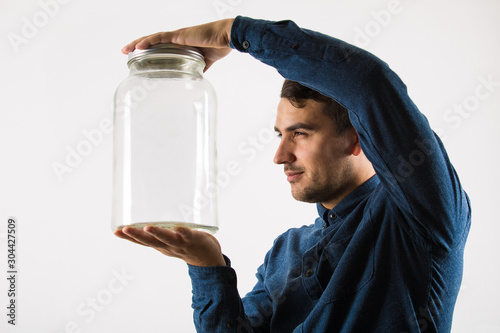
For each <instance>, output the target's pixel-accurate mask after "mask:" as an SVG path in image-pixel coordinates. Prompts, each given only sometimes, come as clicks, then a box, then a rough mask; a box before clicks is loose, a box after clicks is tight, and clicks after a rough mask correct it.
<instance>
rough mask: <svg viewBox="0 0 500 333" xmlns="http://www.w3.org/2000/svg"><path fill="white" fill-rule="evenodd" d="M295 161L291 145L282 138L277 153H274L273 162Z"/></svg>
mask: <svg viewBox="0 0 500 333" xmlns="http://www.w3.org/2000/svg"><path fill="white" fill-rule="evenodd" d="M294 161H295V155H294V154H293V152H292V149H291V147H290V145H289V144H288V143H287V142H286V141H285V140H281V142H280V145H279V146H278V149H277V150H276V154H274V158H273V162H274V163H276V164H284V163H292V162H294Z"/></svg>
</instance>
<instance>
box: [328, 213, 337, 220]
mask: <svg viewBox="0 0 500 333" xmlns="http://www.w3.org/2000/svg"><path fill="white" fill-rule="evenodd" d="M328 217H329V218H330V220H335V219H336V218H337V215H335V214H333V213H330V215H328Z"/></svg>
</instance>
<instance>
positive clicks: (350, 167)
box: [274, 80, 375, 209]
mask: <svg viewBox="0 0 500 333" xmlns="http://www.w3.org/2000/svg"><path fill="white" fill-rule="evenodd" d="M275 130H276V132H277V133H278V135H279V136H280V137H281V143H280V145H279V147H278V150H277V151H276V155H275V157H274V162H275V163H276V164H283V165H284V171H285V173H286V175H287V180H288V181H289V182H290V185H291V188H292V195H293V197H294V198H295V199H297V200H299V201H305V202H319V203H322V204H323V206H325V207H326V208H330V209H331V208H333V207H334V206H335V205H336V204H337V203H338V202H340V200H342V199H343V198H344V197H345V196H346V195H347V194H349V193H350V192H351V191H352V190H354V189H355V188H356V187H358V186H359V185H361V184H362V183H363V182H365V181H366V180H367V179H368V178H370V177H371V176H373V174H374V173H375V172H374V171H373V168H372V166H371V163H370V162H369V161H368V160H367V159H366V157H365V156H364V154H363V152H362V150H361V146H360V145H359V138H358V135H357V133H356V130H355V129H354V127H352V124H351V122H350V120H349V115H348V111H347V110H346V109H345V108H344V107H342V106H341V105H340V104H338V103H337V102H336V101H334V100H333V99H331V98H328V97H326V96H324V95H321V94H320V93H318V92H316V91H314V90H311V89H309V88H307V87H304V86H302V85H301V84H299V83H297V82H293V81H289V80H286V81H285V83H284V84H283V88H282V91H281V101H280V103H279V106H278V114H277V116H276V125H275Z"/></svg>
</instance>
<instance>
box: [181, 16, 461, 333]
mask: <svg viewBox="0 0 500 333" xmlns="http://www.w3.org/2000/svg"><path fill="white" fill-rule="evenodd" d="M231 46H232V47H233V48H235V49H237V50H239V51H241V52H245V53H249V54H250V55H252V56H253V57H255V58H256V59H258V60H260V61H262V62H263V63H266V64H268V65H270V66H273V67H275V68H276V69H277V70H278V72H279V73H280V74H281V75H282V76H283V77H285V78H287V79H290V80H294V81H298V82H300V83H302V84H303V85H305V86H308V87H310V88H312V89H315V90H317V91H319V92H321V93H322V94H324V95H326V96H329V97H331V98H333V99H335V100H336V101H338V102H339V103H340V104H342V105H343V106H345V107H346V108H347V109H348V110H349V117H350V119H351V122H352V124H353V126H354V127H355V129H356V130H357V132H358V135H359V138H360V143H361V147H362V149H363V152H364V153H365V155H366V156H367V158H368V159H369V160H370V161H371V162H372V164H373V166H374V168H375V171H376V175H375V176H374V177H372V178H371V179H370V180H368V181H367V182H366V183H364V184H363V185H362V186H360V187H358V188H357V189H356V190H354V191H353V192H352V193H350V194H349V195H348V196H347V197H346V198H345V199H344V200H342V201H341V202H340V203H339V204H338V205H337V206H336V207H335V208H333V209H332V210H331V211H328V210H327V209H325V208H324V207H322V206H321V205H320V204H318V214H319V217H318V218H317V219H316V221H315V223H314V224H312V225H309V226H303V227H301V228H294V229H290V230H288V231H286V232H285V233H283V234H282V235H280V236H279V237H278V238H277V239H276V240H275V242H274V245H273V247H272V248H271V249H270V250H269V252H268V253H267V255H266V257H265V260H264V263H263V264H262V265H261V266H260V267H259V268H258V270H257V274H256V276H257V283H256V285H255V287H254V289H253V290H252V291H251V292H249V293H248V294H247V295H246V296H245V297H244V298H243V299H241V298H240V296H239V294H238V291H237V288H236V274H235V272H234V270H233V269H232V268H231V267H230V266H229V265H228V266H226V267H193V266H189V274H190V277H191V279H192V286H193V308H194V321H195V325H196V327H197V330H198V332H204V333H207V332H314V333H319V332H356V333H357V332H384V333H386V332H398V333H403V332H449V331H450V329H451V322H452V315H453V309H454V306H455V301H456V298H457V294H458V291H459V288H460V283H461V280H462V264H463V251H464V246H465V242H466V239H467V235H468V231H469V227H470V204H469V199H468V197H467V195H466V193H465V192H464V190H463V189H462V187H461V185H460V182H459V179H458V176H457V174H456V172H455V170H454V168H453V166H452V165H451V163H450V161H449V159H448V156H447V154H446V151H445V149H444V147H443V144H442V142H441V141H440V139H439V138H438V137H437V136H436V135H435V133H434V132H433V131H432V130H431V128H430V127H429V124H428V122H427V119H426V118H425V117H424V115H423V114H422V113H420V112H419V110H418V109H417V107H416V106H415V105H414V104H413V102H412V101H411V99H410V98H409V97H408V94H407V91H406V86H405V85H404V83H403V82H402V81H401V80H400V78H399V77H398V76H397V75H396V74H395V73H394V72H393V71H392V70H391V69H390V68H389V67H388V65H387V64H386V63H384V62H382V61H381V60H379V59H378V58H376V57H375V56H374V55H372V54H370V53H368V52H366V51H364V50H361V49H359V48H356V47H354V46H352V45H349V44H347V43H345V42H342V41H340V40H338V39H335V38H332V37H329V36H326V35H323V34H320V33H317V32H313V31H310V30H306V29H301V28H299V27H297V25H295V24H294V23H293V22H291V21H282V22H268V21H261V20H253V19H249V18H244V17H237V18H236V20H235V21H234V24H233V27H232V31H231Z"/></svg>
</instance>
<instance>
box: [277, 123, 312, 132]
mask: <svg viewBox="0 0 500 333" xmlns="http://www.w3.org/2000/svg"><path fill="white" fill-rule="evenodd" d="M298 129H305V130H310V131H311V130H315V129H316V126H314V125H310V124H305V123H296V124H293V125H291V126H288V127H287V128H285V132H293V131H295V130H298ZM274 130H275V131H276V132H280V130H279V129H278V128H277V127H276V126H274Z"/></svg>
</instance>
